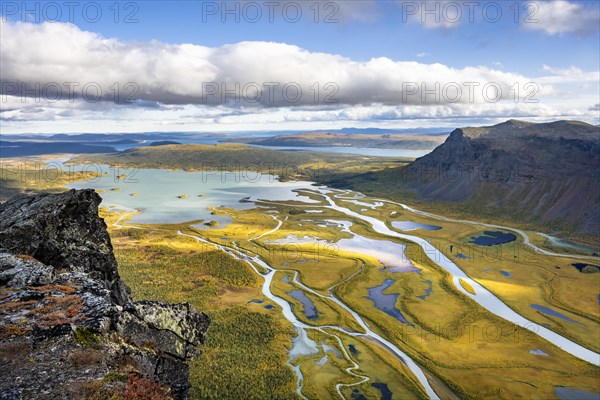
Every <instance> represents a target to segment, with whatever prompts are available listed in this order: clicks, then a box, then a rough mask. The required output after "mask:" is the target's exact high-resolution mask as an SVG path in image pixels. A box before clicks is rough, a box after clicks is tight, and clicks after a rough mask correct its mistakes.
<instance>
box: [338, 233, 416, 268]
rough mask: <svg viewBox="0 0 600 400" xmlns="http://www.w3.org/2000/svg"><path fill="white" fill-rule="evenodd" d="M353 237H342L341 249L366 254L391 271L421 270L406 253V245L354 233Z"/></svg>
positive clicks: (339, 245)
mask: <svg viewBox="0 0 600 400" xmlns="http://www.w3.org/2000/svg"><path fill="white" fill-rule="evenodd" d="M353 235H354V236H353V237H352V238H351V239H340V240H338V241H337V242H336V245H337V246H338V248H339V249H340V250H344V251H348V252H352V253H359V254H364V255H367V256H371V257H374V258H376V259H377V260H379V262H380V263H382V264H383V265H384V266H385V268H386V270H387V271H390V272H419V271H420V270H419V269H418V268H416V267H415V266H414V265H413V263H412V262H411V261H410V260H409V259H408V257H407V256H406V254H405V250H406V246H404V245H402V244H399V243H395V242H391V241H389V240H376V239H370V238H366V237H364V236H360V235H356V234H353Z"/></svg>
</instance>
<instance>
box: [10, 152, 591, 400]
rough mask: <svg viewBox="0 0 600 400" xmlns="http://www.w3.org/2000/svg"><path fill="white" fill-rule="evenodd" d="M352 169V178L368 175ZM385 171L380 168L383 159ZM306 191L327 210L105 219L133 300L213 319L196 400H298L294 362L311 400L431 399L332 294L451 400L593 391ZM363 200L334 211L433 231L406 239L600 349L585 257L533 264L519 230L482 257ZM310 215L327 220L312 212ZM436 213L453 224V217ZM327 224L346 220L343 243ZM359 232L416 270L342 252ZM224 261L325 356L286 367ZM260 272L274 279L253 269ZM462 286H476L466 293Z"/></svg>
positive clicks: (430, 267) (577, 366)
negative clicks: (308, 305) (309, 313)
mask: <svg viewBox="0 0 600 400" xmlns="http://www.w3.org/2000/svg"><path fill="white" fill-rule="evenodd" d="M230 146H238V145H230ZM161 147H162V148H164V147H171V146H161ZM184 148H185V146H184ZM167 150H168V151H175V150H169V149H167ZM177 151H180V150H177ZM202 151H204V150H202ZM219 151H223V152H225V153H234V152H237V151H238V150H235V151H233V150H232V149H231V148H226V149H220V150H219ZM195 152H196V151H192V153H195ZM239 154H241V153H239ZM239 154H238V155H239ZM230 156H232V157H233V155H231V154H230ZM88 157H100V158H99V159H98V160H100V159H101V160H102V161H101V162H112V161H108V159H106V158H102V157H108V158H110V157H116V155H98V156H86V158H88ZM125 157H130V158H134V157H135V156H132V155H131V154H129V155H126V156H125ZM156 157H158V156H156ZM163 157H164V154H163ZM186 157H187V156H186ZM189 157H192V155H189ZM315 157H316V156H315ZM190 159H193V157H192V158H190ZM162 160H170V159H169V158H168V157H164V158H162ZM315 160H316V159H314V160H312V161H311V162H313V161H314V162H317V161H315ZM115 162H116V161H115ZM303 162H304V163H306V161H303ZM345 162H346V164H344V165H346V167H348V168H357V169H361V168H370V166H368V165H367V166H366V167H365V166H364V165H362V166H361V165H359V164H360V162H356V163H355V161H352V160H346V161H345ZM353 163H354V164H353ZM367 164H368V162H367ZM302 165H305V164H302ZM136 166H142V165H136ZM171 167H173V168H178V167H177V166H176V165H170V166H169V168H171ZM379 168H387V166H385V162H384V163H383V166H380V167H379ZM288 176H290V177H291V176H292V175H288ZM20 184H21V182H20V181H18V182H16V183H15V186H14V187H15V188H19V185H20ZM51 189H52V190H54V187H51ZM302 194H303V195H307V196H309V197H310V198H311V199H312V200H316V201H319V202H320V203H316V204H310V205H307V204H305V203H300V202H298V201H290V202H278V203H277V204H271V203H268V202H258V203H257V206H260V207H256V208H251V209H247V210H235V209H231V208H222V207H215V208H212V209H211V210H212V212H213V213H214V214H215V215H219V216H227V217H230V218H231V220H232V222H231V223H229V224H226V225H223V226H214V227H212V228H211V229H198V228H197V226H198V224H200V223H206V222H207V221H189V222H186V223H181V224H154V225H139V224H133V223H131V222H130V221H129V220H128V216H129V215H124V214H123V213H121V212H117V211H116V210H114V209H102V211H101V214H102V216H103V217H104V218H105V220H106V222H107V225H108V227H109V232H110V235H111V238H112V241H113V245H114V249H115V256H116V258H117V261H118V263H119V271H120V273H121V275H122V277H123V279H124V280H125V282H126V283H127V284H128V285H129V286H130V287H131V288H132V291H133V294H134V296H135V298H136V299H152V300H161V301H169V302H181V301H187V302H190V303H191V304H192V305H193V306H194V307H196V308H197V309H199V310H202V311H204V312H206V313H207V314H208V315H209V316H210V317H211V319H212V324H211V326H210V329H209V332H208V335H207V340H206V343H205V344H204V346H203V348H202V351H203V352H202V354H201V355H200V356H199V357H198V358H197V359H196V360H195V361H193V362H192V363H191V365H190V367H191V382H192V385H193V387H192V390H191V393H192V397H193V398H203V399H204V398H206V399H217V398H256V399H259V398H260V399H269V398H270V399H288V398H289V399H297V398H299V395H298V393H297V391H296V389H297V387H296V382H297V376H296V374H295V373H294V371H293V370H292V369H291V368H290V367H289V364H291V365H293V366H295V367H298V368H299V369H300V371H301V372H302V375H303V380H302V394H303V395H304V396H306V397H307V398H309V399H328V398H338V397H339V393H340V392H341V393H342V394H343V396H344V397H346V398H362V397H364V398H367V399H379V398H381V397H382V392H381V391H380V389H378V388H377V387H376V386H373V384H374V383H383V384H386V385H387V388H388V389H389V390H390V391H391V392H392V393H393V398H402V399H412V398H425V397H426V396H425V393H424V391H423V388H422V387H421V386H420V384H419V383H418V381H417V379H416V378H415V376H414V375H413V374H412V372H411V371H410V370H409V369H408V368H407V367H406V365H405V364H404V363H402V362H401V361H400V360H399V359H398V358H397V357H396V356H394V355H393V354H392V353H391V352H390V351H389V349H386V348H384V347H382V346H381V345H379V344H377V343H376V342H374V341H372V340H370V339H368V338H367V337H365V336H364V335H361V334H360V333H362V332H363V331H362V328H361V327H360V324H359V323H358V321H357V320H356V319H355V318H354V317H353V316H352V314H351V313H349V312H348V311H347V309H345V308H344V307H341V306H340V305H339V304H337V303H336V302H335V301H333V296H335V298H337V299H339V300H340V301H342V302H343V303H344V304H345V305H346V306H347V307H350V308H351V309H352V310H354V311H355V312H356V313H358V314H359V315H360V316H361V317H362V319H363V320H364V322H365V323H367V324H368V325H369V327H370V329H372V330H373V331H375V332H377V333H378V334H379V335H381V336H382V337H384V338H386V339H387V340H389V341H390V342H392V343H393V344H394V345H396V346H397V347H399V348H400V349H402V351H404V352H405V353H406V354H407V355H408V356H409V357H410V358H411V359H413V360H414V361H415V362H416V363H417V364H418V365H419V366H421V368H422V369H423V371H424V373H425V374H426V376H427V377H428V380H429V382H430V383H431V385H432V386H433V388H434V389H435V391H436V393H438V395H439V396H440V397H441V398H442V399H444V400H445V399H455V398H457V397H458V398H465V399H496V398H504V399H509V398H510V399H512V398H544V399H551V398H555V394H554V388H555V387H556V386H565V387H573V388H577V389H580V390H588V391H592V392H597V391H598V388H597V382H598V379H600V368H598V367H596V366H593V365H591V364H588V363H586V362H584V361H581V360H579V359H577V358H575V357H573V356H571V355H569V354H568V353H566V352H564V351H562V350H560V349H559V348H557V347H556V346H554V345H553V344H552V343H550V342H548V341H546V340H544V339H542V338H541V337H539V336H538V335H536V334H534V333H533V332H531V331H529V330H528V329H525V328H523V327H519V326H517V325H515V324H512V323H510V322H507V321H505V320H503V319H501V318H499V317H497V316H495V315H494V314H492V313H490V312H488V311H487V310H485V309H484V308H482V307H481V306H479V305H477V304H476V303H475V302H474V301H473V300H472V299H471V298H470V297H469V296H467V295H465V294H464V293H463V292H461V290H460V288H459V287H457V286H455V283H454V282H453V280H452V279H451V276H450V275H449V274H448V273H447V272H446V271H445V270H444V269H442V268H441V267H440V266H438V265H437V264H436V263H435V262H433V261H432V260H431V259H430V258H429V257H428V256H427V254H426V253H425V252H424V250H423V249H422V248H421V247H420V246H417V245H415V244H413V243H412V242H408V241H404V240H402V239H399V238H394V237H388V236H383V235H381V234H379V233H377V232H375V231H374V230H373V229H372V228H371V227H370V225H368V224H367V223H366V222H364V221H363V220H361V219H357V218H354V217H351V216H348V215H346V214H342V213H340V212H338V211H335V210H333V209H330V208H327V207H324V206H326V205H327V204H326V203H325V202H324V201H323V199H322V197H321V196H320V195H319V194H318V193H316V192H313V191H311V190H310V189H308V190H305V191H303V192H302ZM177 195H179V193H174V194H173V197H176V196H177ZM340 197H343V196H340ZM360 201H361V202H363V203H368V204H370V206H366V205H364V204H355V203H352V202H349V201H345V200H344V199H342V198H336V199H335V202H336V203H337V204H339V205H341V206H344V207H347V208H349V209H351V210H352V211H354V212H357V213H360V214H363V215H367V216H371V217H374V218H377V219H378V220H380V221H383V222H385V224H386V225H387V226H388V227H389V228H390V229H395V228H394V226H393V222H394V221H412V222H416V223H423V224H428V225H435V226H438V227H440V228H441V229H438V230H430V231H428V230H424V229H419V230H417V231H410V232H407V233H408V234H414V235H417V236H419V237H421V238H423V239H426V240H427V241H429V243H431V245H432V246H434V247H435V248H437V249H439V250H440V251H442V252H443V253H444V255H445V256H446V257H448V258H450V259H451V260H452V261H453V262H455V263H456V264H457V265H458V266H459V267H460V268H461V269H462V270H463V271H464V272H465V273H466V274H467V275H468V276H469V277H471V278H472V279H473V280H475V281H476V282H478V283H479V284H481V285H482V286H484V287H485V288H486V289H488V290H489V291H491V292H492V293H494V294H495V295H496V296H497V297H498V298H500V299H501V300H502V301H504V302H505V303H506V304H507V305H508V306H509V307H511V308H512V309H514V310H515V311H516V312H518V313H519V314H521V315H523V316H524V317H525V318H528V319H529V320H531V321H533V322H536V323H537V324H540V325H542V324H543V325H544V326H546V327H547V328H548V329H551V330H554V331H555V332H557V333H559V334H561V335H563V336H565V337H567V338H569V339H571V340H573V341H575V342H577V343H579V344H581V345H583V346H585V347H587V348H589V349H591V350H593V351H596V352H598V351H600V343H599V342H598V331H599V329H600V310H599V307H598V287H600V273H584V272H580V271H579V270H578V269H577V268H575V267H574V266H573V265H572V264H574V263H577V262H585V261H582V260H580V259H578V258H576V254H572V255H570V254H567V255H566V256H564V257H556V256H550V255H544V254H540V253H538V252H536V251H534V250H533V249H532V248H531V247H530V246H528V245H527V244H526V243H525V241H524V239H523V238H522V237H521V236H520V235H519V234H516V233H515V234H516V240H514V241H512V242H508V243H504V244H501V245H494V246H479V245H476V244H474V243H473V242H472V240H473V238H475V237H477V236H480V235H481V234H482V233H483V231H484V230H489V229H488V228H484V227H482V226H478V225H476V224H473V223H468V222H453V221H448V220H442V219H437V218H434V217H431V216H426V215H422V214H418V213H414V212H411V211H408V210H405V209H403V208H402V207H401V206H399V205H397V204H393V203H390V202H382V203H381V204H378V203H377V202H378V200H377V199H375V198H372V197H367V196H365V197H361V198H360ZM417 208H418V207H417ZM314 210H318V211H321V212H319V213H315V212H308V211H314ZM443 215H444V216H448V217H452V216H453V215H452V210H450V211H449V213H447V214H443ZM117 221H119V222H117ZM328 221H347V222H348V223H350V224H351V226H350V232H348V231H344V230H342V229H341V228H340V227H339V226H338V225H336V224H331V223H327V222H328ZM194 226H196V227H194ZM179 232H181V233H183V234H184V235H182V234H179ZM507 232H508V231H507ZM185 234H187V235H192V236H196V237H197V238H194V237H190V236H185ZM353 235H361V236H363V237H365V238H367V239H372V240H386V241H389V242H393V243H397V244H402V245H404V246H406V248H405V255H406V256H407V257H408V259H409V260H410V261H411V262H412V264H413V265H414V266H415V267H416V268H418V270H419V271H418V272H406V273H398V272H394V271H393V270H390V269H389V268H384V267H383V265H382V264H381V262H380V261H379V260H378V259H377V258H375V257H372V256H368V255H365V254H362V253H360V252H359V251H358V252H349V251H343V250H341V249H339V248H338V247H337V246H335V243H336V242H337V241H339V240H340V239H343V238H345V239H350V238H352V237H353ZM529 237H530V239H531V241H532V242H533V243H534V244H538V245H544V244H545V243H546V241H545V240H544V238H543V237H541V236H538V235H536V234H532V235H529ZM223 249H225V250H227V251H230V252H231V251H233V252H237V253H238V254H247V255H256V256H258V257H259V258H260V259H261V260H262V261H264V262H265V263H266V264H268V265H269V266H270V267H271V268H273V269H275V270H276V272H275V273H274V276H273V280H272V283H271V291H272V293H273V294H274V295H276V296H278V297H280V298H281V299H283V300H285V301H287V302H288V303H289V304H290V305H291V309H292V312H293V313H294V315H295V316H296V318H297V319H298V320H299V321H302V322H303V323H305V324H306V325H307V326H309V327H310V329H307V334H308V338H309V339H310V340H312V341H314V342H315V343H316V344H318V345H319V346H318V351H317V352H315V353H311V354H307V355H300V356H298V357H295V358H294V359H290V356H289V353H288V351H289V350H290V349H292V347H293V338H295V337H296V335H297V333H296V332H295V330H294V329H293V327H292V325H291V324H290V323H289V322H288V321H287V320H286V319H285V318H284V316H283V314H282V312H281V311H282V310H281V308H280V307H279V305H277V304H276V303H274V302H272V301H271V300H269V298H267V297H266V296H264V295H263V294H262V291H261V285H262V284H263V282H264V280H263V279H264V278H263V277H262V276H261V275H260V274H257V273H256V271H255V270H254V269H253V268H251V267H250V266H249V265H248V264H246V263H245V262H243V261H240V260H237V259H236V258H234V257H232V256H231V255H230V254H228V253H226V252H224V251H223ZM554 250H555V251H560V250H562V249H560V250H559V249H554ZM560 252H561V253H564V252H563V251H560ZM399 256H401V255H399ZM590 263H596V264H597V262H594V261H590ZM254 267H255V268H256V270H258V271H259V272H260V273H265V272H266V269H265V268H263V267H261V266H259V265H258V264H254ZM286 276H287V277H288V278H287V280H286V281H284V277H286ZM386 280H391V281H392V283H391V285H390V286H389V287H388V288H387V289H386V290H385V294H386V295H394V296H396V298H395V304H394V307H395V308H396V309H397V310H398V311H399V312H400V313H401V314H402V316H403V317H404V318H405V319H406V321H407V323H403V322H401V321H400V320H398V319H396V318H395V317H393V316H391V315H389V314H387V313H385V312H383V311H381V310H379V309H378V308H376V307H375V304H374V302H373V301H372V300H370V299H369V298H368V296H369V288H372V287H375V286H379V285H382V284H383V283H384V282H385V281H386ZM287 281H289V283H287ZM459 285H460V286H462V287H463V288H464V289H465V290H467V291H471V290H473V288H472V287H470V288H469V286H470V285H468V284H466V281H462V282H459ZM306 288H308V289H306ZM292 290H301V291H303V292H304V294H305V296H306V298H308V299H309V300H310V301H311V302H312V303H313V305H314V306H315V307H316V309H317V316H318V317H317V318H316V319H309V318H307V317H306V316H305V315H304V313H303V311H302V310H303V308H304V307H303V304H302V303H301V302H300V301H298V300H297V299H296V298H294V297H293V296H291V295H290V294H289V292H291V291H292ZM473 291H474V292H475V295H477V293H476V291H475V290H473ZM532 304H535V305H539V306H543V307H548V308H551V309H552V310H556V311H557V312H560V313H561V314H563V315H564V316H565V317H567V318H568V319H569V320H570V321H567V320H564V319H561V318H557V317H555V316H551V315H548V314H544V313H542V312H540V311H538V310H537V309H534V308H532V307H531V305H532ZM331 326H335V327H336V329H334V328H331ZM339 328H343V329H344V330H342V329H339ZM323 344H325V346H323ZM326 346H327V347H326ZM532 351H533V352H532Z"/></svg>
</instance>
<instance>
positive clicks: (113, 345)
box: [0, 190, 209, 399]
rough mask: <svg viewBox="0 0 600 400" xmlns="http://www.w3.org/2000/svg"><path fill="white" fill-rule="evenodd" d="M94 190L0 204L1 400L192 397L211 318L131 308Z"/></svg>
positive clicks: (180, 307) (155, 305) (186, 308)
mask: <svg viewBox="0 0 600 400" xmlns="http://www.w3.org/2000/svg"><path fill="white" fill-rule="evenodd" d="M99 203H100V197H99V196H98V195H97V194H96V193H95V192H94V191H92V190H83V191H74V190H71V191H69V192H65V193H62V194H58V195H49V194H44V195H36V196H22V197H18V198H13V199H11V200H9V201H8V202H6V203H4V204H2V205H0V399H65V398H67V399H68V398H90V397H94V398H111V396H114V397H118V398H153V399H161V398H165V399H167V398H175V399H185V398H187V397H188V391H189V381H188V375H189V371H188V366H187V364H186V361H188V360H190V359H192V358H193V357H195V356H196V355H197V354H198V351H199V350H198V346H199V345H200V344H201V343H202V342H203V340H204V335H205V333H206V330H207V328H208V325H209V318H208V317H207V316H206V315H205V314H203V313H200V312H197V311H195V310H194V309H193V308H192V307H191V306H190V305H189V304H187V303H183V304H165V303H161V302H151V301H140V302H132V301H131V297H130V292H129V289H128V288H127V286H126V285H125V284H124V283H123V282H122V281H121V279H120V278H119V274H118V271H117V263H116V261H115V258H114V255H113V253H112V245H111V243H110V237H109V236H108V233H107V231H106V225H105V224H104V221H103V220H102V219H101V218H99V217H98V214H97V212H98V204H99Z"/></svg>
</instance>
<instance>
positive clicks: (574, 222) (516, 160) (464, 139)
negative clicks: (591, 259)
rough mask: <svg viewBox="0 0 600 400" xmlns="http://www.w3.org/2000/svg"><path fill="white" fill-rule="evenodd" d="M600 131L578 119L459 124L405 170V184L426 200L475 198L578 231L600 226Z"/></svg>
mask: <svg viewBox="0 0 600 400" xmlns="http://www.w3.org/2000/svg"><path fill="white" fill-rule="evenodd" d="M598 171H600V129H599V128H598V127H594V126H592V125H588V124H585V123H581V122H574V121H559V122H554V123H548V124H533V123H527V122H522V121H515V120H511V121H507V122H505V123H502V124H498V125H495V126H491V127H484V128H463V129H456V130H455V131H453V132H452V133H451V135H450V136H449V137H448V139H447V140H446V142H445V143H444V144H442V145H441V146H439V147H438V148H436V149H435V150H434V151H433V152H431V153H430V154H428V155H427V156H425V157H422V158H420V159H418V160H416V161H415V162H414V163H413V164H412V165H410V167H408V169H407V170H406V171H404V172H403V174H404V176H403V179H402V182H400V185H404V186H405V187H406V188H407V189H409V190H412V191H413V192H414V193H416V195H417V196H418V197H419V198H420V199H423V200H430V201H431V200H433V201H448V202H469V201H472V202H473V203H477V204H478V205H479V206H481V207H484V208H485V207H488V208H490V207H491V208H499V209H506V210H507V212H510V210H521V211H522V212H526V213H528V214H530V215H532V216H534V217H536V218H539V220H541V221H551V220H558V221H560V224H562V225H563V226H568V225H571V226H574V227H575V230H576V231H578V232H580V233H590V234H598V233H599V232H598V229H599V226H600V208H599V207H600V186H599V185H598V183H599V174H598Z"/></svg>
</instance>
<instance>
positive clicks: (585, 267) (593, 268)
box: [571, 263, 600, 274]
mask: <svg viewBox="0 0 600 400" xmlns="http://www.w3.org/2000/svg"><path fill="white" fill-rule="evenodd" d="M571 265H572V266H573V267H575V268H577V270H578V271H579V272H583V273H588V274H589V273H594V272H598V271H600V266H598V265H594V264H586V263H573V264H571Z"/></svg>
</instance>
